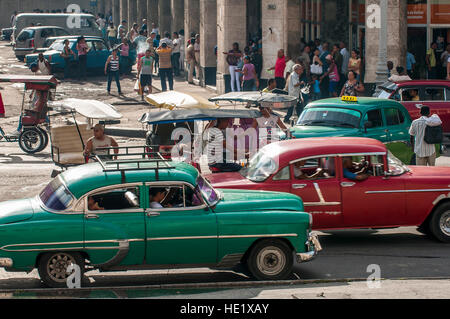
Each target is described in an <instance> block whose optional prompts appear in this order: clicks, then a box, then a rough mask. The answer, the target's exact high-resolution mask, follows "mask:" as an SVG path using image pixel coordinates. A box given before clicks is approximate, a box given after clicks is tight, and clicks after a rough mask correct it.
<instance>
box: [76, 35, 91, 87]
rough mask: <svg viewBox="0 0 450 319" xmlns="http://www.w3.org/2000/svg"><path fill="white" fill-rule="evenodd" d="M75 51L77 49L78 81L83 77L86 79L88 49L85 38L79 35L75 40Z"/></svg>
mask: <svg viewBox="0 0 450 319" xmlns="http://www.w3.org/2000/svg"><path fill="white" fill-rule="evenodd" d="M77 51H78V68H79V69H78V81H80V80H81V78H83V80H84V81H86V73H87V54H88V52H89V51H90V49H89V47H88V46H87V44H86V39H85V38H84V37H83V36H81V37H79V38H78V41H77Z"/></svg>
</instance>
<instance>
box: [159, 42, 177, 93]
mask: <svg viewBox="0 0 450 319" xmlns="http://www.w3.org/2000/svg"><path fill="white" fill-rule="evenodd" d="M156 53H157V54H158V56H159V76H160V79H161V89H162V91H163V92H165V91H167V84H166V77H167V79H168V81H169V90H170V91H173V69H172V49H171V48H169V46H168V45H167V43H166V42H163V43H161V46H160V47H159V48H158V49H156Z"/></svg>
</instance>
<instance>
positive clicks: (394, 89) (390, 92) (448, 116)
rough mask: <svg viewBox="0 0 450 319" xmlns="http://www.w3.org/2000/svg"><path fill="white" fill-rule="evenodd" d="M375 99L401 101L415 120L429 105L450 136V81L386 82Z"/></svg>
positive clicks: (445, 132)
mask: <svg viewBox="0 0 450 319" xmlns="http://www.w3.org/2000/svg"><path fill="white" fill-rule="evenodd" d="M375 97H378V98H384V99H392V100H396V101H399V102H400V103H401V104H403V105H404V106H405V107H406V109H407V110H408V112H409V114H410V115H411V118H412V119H413V120H415V119H418V118H420V117H421V115H420V108H421V107H422V105H427V106H429V107H430V109H431V113H432V114H437V115H439V117H440V118H441V120H442V129H443V131H444V134H446V135H450V81H446V80H413V81H404V82H386V83H384V84H383V85H381V86H380V91H379V92H378V93H376V94H375Z"/></svg>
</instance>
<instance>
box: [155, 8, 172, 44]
mask: <svg viewBox="0 0 450 319" xmlns="http://www.w3.org/2000/svg"><path fill="white" fill-rule="evenodd" d="M158 7H159V31H160V32H161V38H163V37H164V32H166V31H169V32H170V22H171V19H172V14H171V12H170V1H169V0H159V3H158Z"/></svg>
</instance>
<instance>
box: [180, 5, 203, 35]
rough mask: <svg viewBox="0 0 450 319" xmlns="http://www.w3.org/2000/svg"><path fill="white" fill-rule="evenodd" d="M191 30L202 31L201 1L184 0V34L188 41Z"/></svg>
mask: <svg viewBox="0 0 450 319" xmlns="http://www.w3.org/2000/svg"><path fill="white" fill-rule="evenodd" d="M191 32H195V33H199V32H200V1H199V0H184V36H185V38H186V41H187V40H189V38H190V37H191Z"/></svg>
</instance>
